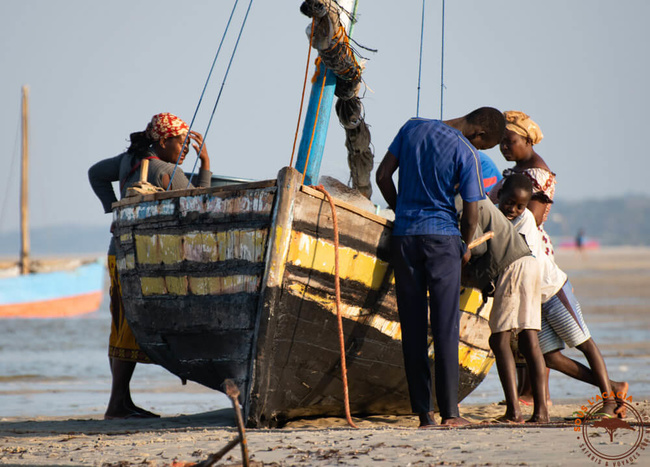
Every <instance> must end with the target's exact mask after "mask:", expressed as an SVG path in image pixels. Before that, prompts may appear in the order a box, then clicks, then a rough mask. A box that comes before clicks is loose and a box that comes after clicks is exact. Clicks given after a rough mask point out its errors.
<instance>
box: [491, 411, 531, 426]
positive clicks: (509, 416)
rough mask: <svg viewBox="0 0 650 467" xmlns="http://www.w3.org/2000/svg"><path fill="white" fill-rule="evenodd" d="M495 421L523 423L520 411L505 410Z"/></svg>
mask: <svg viewBox="0 0 650 467" xmlns="http://www.w3.org/2000/svg"><path fill="white" fill-rule="evenodd" d="M495 421H496V422H497V423H524V417H523V415H521V412H511V411H508V410H506V413H504V414H503V415H501V416H500V417H499V418H496V419H495Z"/></svg>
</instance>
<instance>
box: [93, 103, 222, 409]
mask: <svg viewBox="0 0 650 467" xmlns="http://www.w3.org/2000/svg"><path fill="white" fill-rule="evenodd" d="M188 131H189V127H188V125H187V123H185V122H184V121H183V120H181V119H180V118H178V117H176V116H175V115H173V114H170V113H160V114H157V115H154V116H153V118H152V119H151V122H150V123H149V124H148V125H147V128H146V129H145V130H144V131H139V132H136V133H131V137H130V139H131V145H130V146H129V148H128V149H127V150H126V152H124V153H122V154H120V155H118V156H115V157H112V158H109V159H104V160H102V161H100V162H97V163H96V164H95V165H93V166H92V167H91V168H90V169H89V170H88V179H89V180H90V185H91V186H92V189H93V191H94V192H95V194H96V195H97V197H98V198H99V200H100V201H101V203H102V206H103V207H104V212H105V213H110V212H111V210H112V208H111V205H112V204H113V203H114V202H116V201H117V198H116V196H115V192H114V190H113V185H112V183H113V182H119V183H120V198H123V197H124V196H125V194H126V191H127V188H129V187H131V186H133V185H134V184H135V183H136V182H138V181H139V180H140V170H139V169H140V166H141V164H142V161H143V160H144V159H147V160H149V171H148V176H147V181H148V182H149V183H151V184H152V185H154V186H157V187H161V188H164V189H166V188H167V187H169V188H170V189H171V190H177V189H184V188H186V187H187V186H188V183H189V181H188V179H187V177H186V176H185V174H184V173H183V171H182V170H180V169H178V170H176V171H175V173H174V168H175V167H176V164H177V163H178V165H180V164H182V163H183V160H184V159H185V156H186V155H187V153H188V150H189V145H190V140H192V146H193V147H194V149H195V150H196V152H197V153H198V156H199V158H200V159H201V168H200V170H199V174H198V185H199V186H200V187H207V186H210V179H211V177H212V173H211V172H210V159H209V157H208V151H207V148H206V147H205V146H203V147H202V148H201V146H202V144H203V137H202V136H201V135H200V134H199V133H197V132H195V131H190V132H189V138H187V139H188V141H187V142H186V144H183V143H184V142H185V139H186V136H187V134H188ZM199 150H200V153H199ZM172 174H174V175H173V177H172ZM170 181H171V184H170ZM190 187H192V185H190ZM108 269H109V274H110V278H111V291H110V298H111V301H110V309H111V316H112V324H111V335H110V338H109V349H108V357H109V363H110V368H111V375H112V386H111V396H110V399H109V402H108V407H107V408H106V413H105V414H104V418H105V419H122V418H152V417H158V415H156V414H153V413H151V412H149V411H148V410H145V409H143V408H140V407H138V406H136V405H135V404H134V403H133V401H132V400H131V392H130V388H129V385H130V382H131V376H132V375H133V371H134V369H135V364H136V363H137V362H140V363H151V361H150V360H149V358H148V357H147V356H146V355H145V354H144V352H142V350H140V347H139V346H138V344H137V342H136V341H135V338H134V336H133V333H132V332H131V328H130V327H129V325H128V323H127V322H126V318H125V316H124V307H123V305H122V294H121V288H120V282H119V276H118V274H117V268H116V264H115V245H114V243H113V239H111V243H110V246H109V251H108Z"/></svg>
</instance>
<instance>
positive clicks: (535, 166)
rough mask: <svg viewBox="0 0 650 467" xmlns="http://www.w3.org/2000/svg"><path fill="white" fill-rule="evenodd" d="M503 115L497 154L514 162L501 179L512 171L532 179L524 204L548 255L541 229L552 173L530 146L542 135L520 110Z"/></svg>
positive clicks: (551, 191) (552, 183) (550, 247)
mask: <svg viewBox="0 0 650 467" xmlns="http://www.w3.org/2000/svg"><path fill="white" fill-rule="evenodd" d="M503 115H504V116H505V118H506V131H505V135H504V137H503V140H501V145H500V149H501V154H503V157H504V158H505V159H506V160H507V161H511V162H514V163H515V166H514V167H512V168H509V169H506V170H504V171H503V176H504V178H505V177H508V176H509V175H512V174H514V173H522V174H524V175H526V176H527V177H528V178H529V179H530V180H531V182H533V197H532V198H531V200H530V202H529V203H528V209H530V210H531V211H532V213H533V214H534V216H535V221H537V226H538V228H539V230H540V232H541V234H542V240H543V241H544V244H545V248H544V250H545V252H546V254H547V255H549V256H551V257H552V256H553V245H552V244H551V238H550V237H549V236H548V234H547V233H546V231H545V230H544V222H545V221H546V219H547V217H548V213H549V211H550V210H551V204H552V203H553V197H554V196H555V184H556V181H555V174H554V173H553V172H551V169H549V167H548V165H546V162H544V159H542V158H541V156H540V155H539V154H537V152H535V150H534V148H533V146H535V145H536V144H538V143H539V142H540V141H541V140H542V138H543V137H544V135H543V134H542V130H541V129H540V128H539V126H538V125H537V123H535V122H534V121H533V120H532V119H531V118H530V117H529V116H528V115H526V114H525V113H523V112H519V111H516V110H508V111H507V112H504V113H503ZM502 185H503V181H501V182H499V184H497V185H496V186H495V187H494V188H492V190H490V199H492V201H494V202H496V201H497V194H498V192H499V189H500V188H501V186H502Z"/></svg>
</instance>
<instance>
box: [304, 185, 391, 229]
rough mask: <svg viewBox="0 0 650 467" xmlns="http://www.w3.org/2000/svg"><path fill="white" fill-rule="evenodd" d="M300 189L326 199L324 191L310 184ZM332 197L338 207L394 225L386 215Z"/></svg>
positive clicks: (379, 222)
mask: <svg viewBox="0 0 650 467" xmlns="http://www.w3.org/2000/svg"><path fill="white" fill-rule="evenodd" d="M300 191H302V192H303V193H306V194H308V195H309V196H313V197H315V198H318V199H322V200H324V199H325V195H324V194H323V193H322V192H320V191H318V190H314V189H313V188H311V187H309V186H306V185H303V186H301V187H300ZM332 199H333V200H334V204H335V205H336V206H337V207H340V208H342V209H345V210H347V211H350V212H353V213H355V214H358V215H359V216H362V217H364V218H366V219H368V220H371V221H373V222H376V223H378V224H381V225H385V226H387V227H392V226H393V222H392V221H389V220H388V219H386V218H385V217H381V216H378V215H377V214H374V213H372V212H370V211H366V210H365V209H361V208H359V207H357V206H355V205H353V204H350V203H346V202H345V201H341V200H340V199H337V198H335V197H333V196H332Z"/></svg>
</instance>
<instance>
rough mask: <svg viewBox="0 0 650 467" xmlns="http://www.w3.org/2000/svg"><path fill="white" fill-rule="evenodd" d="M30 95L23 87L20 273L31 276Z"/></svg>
mask: <svg viewBox="0 0 650 467" xmlns="http://www.w3.org/2000/svg"><path fill="white" fill-rule="evenodd" d="M28 95H29V88H28V87H27V86H23V99H22V135H23V138H22V157H21V162H22V164H21V171H20V173H21V177H20V272H21V274H29V206H28V197H27V196H28V190H29V185H28V182H29V160H28V157H29V134H28V126H27V124H28V120H29V119H28V111H29V109H28V102H27V99H28Z"/></svg>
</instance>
